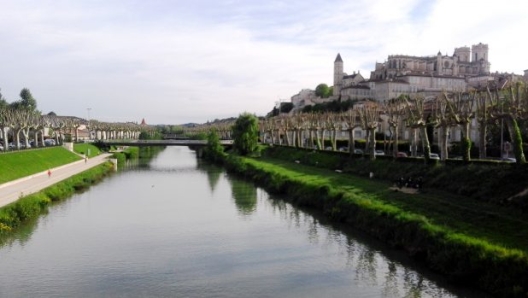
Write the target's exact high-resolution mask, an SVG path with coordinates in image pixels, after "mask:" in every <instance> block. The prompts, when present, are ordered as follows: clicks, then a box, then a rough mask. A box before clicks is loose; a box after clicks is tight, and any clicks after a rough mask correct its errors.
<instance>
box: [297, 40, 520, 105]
mask: <svg viewBox="0 0 528 298" xmlns="http://www.w3.org/2000/svg"><path fill="white" fill-rule="evenodd" d="M488 52H489V48H488V45H487V44H483V43H479V44H476V45H472V46H471V48H470V47H467V46H463V47H459V48H455V49H454V52H453V55H442V53H441V52H438V54H437V55H433V56H411V55H389V56H388V58H387V60H386V61H385V62H383V63H379V62H376V64H375V65H374V70H373V71H371V73H370V76H369V77H368V78H365V77H363V76H362V75H361V73H360V72H359V71H357V72H356V71H354V72H353V73H352V74H347V73H345V72H344V63H343V59H342V57H341V54H339V53H338V54H337V56H336V59H335V61H334V81H333V83H334V85H333V96H332V97H330V98H328V99H322V98H318V97H317V96H315V93H314V91H312V90H309V89H303V90H301V92H299V94H296V95H294V96H292V97H291V100H292V103H293V105H294V110H298V109H300V108H302V107H304V106H306V105H313V104H317V103H321V102H325V101H331V100H336V99H340V100H349V99H350V100H364V99H374V100H377V101H381V102H383V101H387V100H389V99H392V98H396V97H398V96H400V95H402V94H406V95H412V94H421V95H423V96H425V97H434V96H437V95H438V94H439V93H440V92H442V91H466V90H468V89H469V88H478V87H479V86H486V85H487V84H488V82H490V81H495V82H497V84H498V85H500V84H501V83H502V82H505V81H508V82H515V81H518V80H523V81H528V70H525V71H524V75H516V74H510V73H498V72H495V73H491V72H490V66H491V63H490V61H489V59H488V57H489V55H488Z"/></svg>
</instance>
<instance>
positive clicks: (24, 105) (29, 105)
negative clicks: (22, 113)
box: [11, 88, 37, 111]
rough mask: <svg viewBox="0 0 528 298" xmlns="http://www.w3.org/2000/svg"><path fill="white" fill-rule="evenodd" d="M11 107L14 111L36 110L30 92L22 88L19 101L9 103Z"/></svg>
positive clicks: (35, 102)
mask: <svg viewBox="0 0 528 298" xmlns="http://www.w3.org/2000/svg"><path fill="white" fill-rule="evenodd" d="M11 106H12V107H13V108H15V109H25V110H29V111H36V110H37V101H36V100H35V98H33V95H32V94H31V91H29V89H27V88H24V89H22V91H20V100H19V101H15V102H13V103H11Z"/></svg>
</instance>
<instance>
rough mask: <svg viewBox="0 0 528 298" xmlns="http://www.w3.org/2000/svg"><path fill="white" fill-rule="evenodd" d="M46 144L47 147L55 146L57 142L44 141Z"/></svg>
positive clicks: (52, 140)
mask: <svg viewBox="0 0 528 298" xmlns="http://www.w3.org/2000/svg"><path fill="white" fill-rule="evenodd" d="M44 144H45V145H46V146H55V140H54V139H46V140H44Z"/></svg>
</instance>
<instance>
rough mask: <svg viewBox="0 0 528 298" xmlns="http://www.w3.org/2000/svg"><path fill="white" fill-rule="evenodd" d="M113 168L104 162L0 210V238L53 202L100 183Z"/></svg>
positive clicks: (44, 209)
mask: <svg viewBox="0 0 528 298" xmlns="http://www.w3.org/2000/svg"><path fill="white" fill-rule="evenodd" d="M113 168H114V166H113V164H112V163H111V162H106V163H104V164H102V165H99V166H96V167H94V168H91V169H89V170H87V171H85V172H82V173H80V174H77V175H74V176H72V177H70V178H68V179H66V180H63V181H61V182H59V183H57V184H55V185H53V186H50V187H48V188H46V189H44V190H42V191H40V192H38V193H35V194H32V195H29V196H26V197H23V198H21V199H19V200H18V201H16V202H14V203H11V204H9V205H7V206H4V207H2V208H0V236H4V235H9V234H10V233H11V232H13V231H14V230H15V229H17V228H18V227H20V226H21V225H22V224H23V223H25V222H26V221H29V220H31V219H34V218H36V217H38V216H39V215H40V214H42V213H43V212H45V211H46V210H47V209H48V207H49V206H50V205H51V204H53V203H54V202H58V201H61V200H64V199H66V198H68V197H70V196H72V195H73V194H74V193H76V192H80V191H83V190H84V189H87V188H88V187H90V186H91V185H93V184H95V183H97V182H99V181H101V180H102V179H103V178H104V177H106V176H108V175H109V174H110V173H112V172H113Z"/></svg>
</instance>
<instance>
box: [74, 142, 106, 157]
mask: <svg viewBox="0 0 528 298" xmlns="http://www.w3.org/2000/svg"><path fill="white" fill-rule="evenodd" d="M73 151H75V152H77V153H79V154H87V155H88V157H89V158H90V157H94V156H97V155H99V154H101V150H99V148H97V146H94V145H93V144H90V143H75V144H73ZM88 151H90V154H88Z"/></svg>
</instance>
